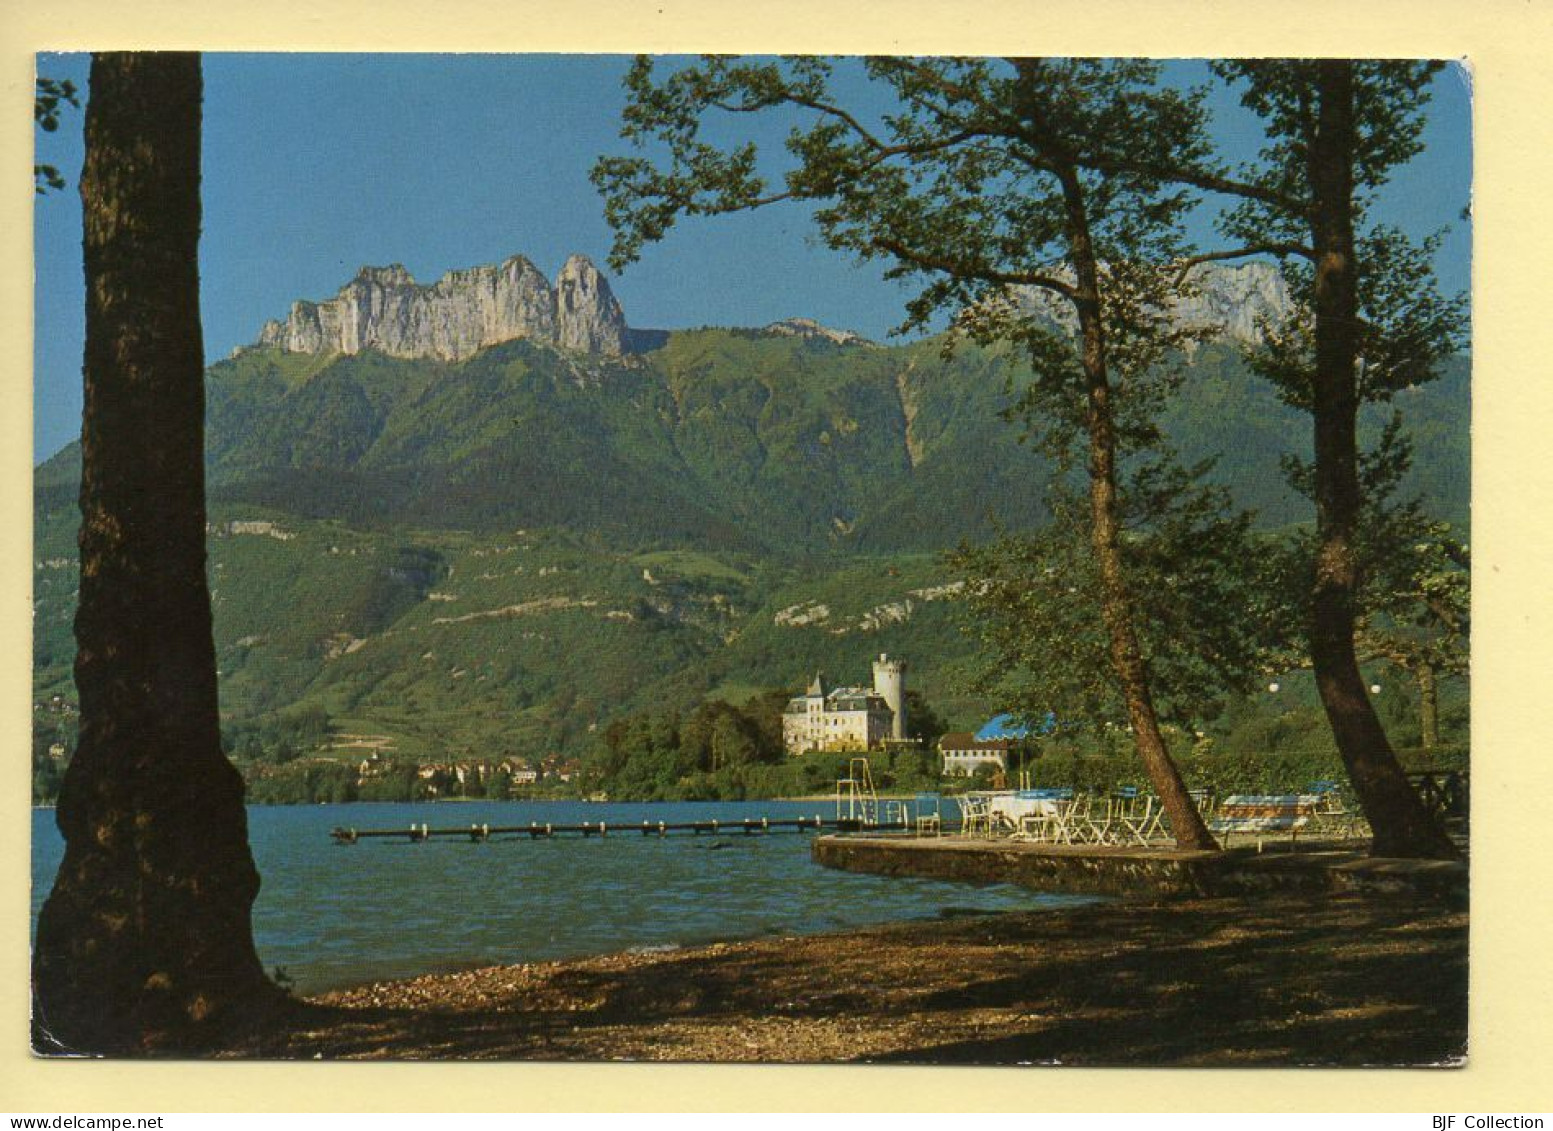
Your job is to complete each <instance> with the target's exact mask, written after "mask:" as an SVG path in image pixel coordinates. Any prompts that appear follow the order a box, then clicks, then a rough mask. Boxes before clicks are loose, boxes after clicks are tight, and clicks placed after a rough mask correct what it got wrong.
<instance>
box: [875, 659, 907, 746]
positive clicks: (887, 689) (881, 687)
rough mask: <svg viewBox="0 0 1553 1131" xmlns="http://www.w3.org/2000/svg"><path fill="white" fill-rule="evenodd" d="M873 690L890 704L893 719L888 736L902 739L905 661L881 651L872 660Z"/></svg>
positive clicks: (903, 731)
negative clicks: (893, 714)
mask: <svg viewBox="0 0 1553 1131" xmlns="http://www.w3.org/2000/svg"><path fill="white" fill-rule="evenodd" d="M874 691H876V692H877V693H878V694H879V697H880V698H881V699H883V700H884V701H885V702H886V703H888V704H889V705H890V710H891V711H893V712H894V713H895V721H894V722H893V723H891V724H890V737H891V738H893V739H895V740H896V741H903V740H904V739H905V737H906V661H905V660H892V659H890V657H889V656H888V655H886V654H885V653H883V652H880V653H879V658H878V659H877V660H875V661H874Z"/></svg>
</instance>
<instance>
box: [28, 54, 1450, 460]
mask: <svg viewBox="0 0 1553 1131" xmlns="http://www.w3.org/2000/svg"><path fill="white" fill-rule="evenodd" d="M628 62H629V61H628V59H626V58H625V57H623V56H603V55H601V56H586V55H577V56H555V55H550V56H544V55H540V56H497V55H300V54H292V55H280V54H272V55H236V54H210V55H207V56H206V57H205V119H204V185H203V198H204V209H205V211H204V235H203V238H202V241H201V249H200V259H201V309H202V315H203V319H204V327H205V348H206V354H207V357H208V358H209V359H210V360H212V361H215V360H218V359H220V358H222V357H225V356H227V355H228V354H229V353H230V352H231V350H232V349H233V347H235V346H238V345H242V344H245V343H247V342H250V341H252V340H253V339H254V338H255V337H256V336H257V334H258V331H259V327H260V326H261V324H262V323H263V322H264V321H265V319H268V318H277V317H283V316H284V315H285V313H286V311H287V310H288V309H289V308H290V304H291V303H292V302H293V301H294V300H295V299H298V298H308V299H315V300H316V299H323V298H328V297H329V296H331V295H333V294H334V293H335V292H336V291H337V290H338V289H339V288H340V286H341V285H342V284H344V283H345V282H346V281H347V280H348V279H349V278H350V277H351V276H352V275H353V274H354V273H355V271H356V269H357V268H358V267H360V266H362V265H363V264H386V263H395V262H397V263H403V264H404V265H405V266H406V267H408V268H409V269H410V271H411V273H412V274H414V275H415V277H416V278H417V279H418V280H420V281H422V282H431V281H434V280H435V279H436V278H437V277H439V276H440V275H442V274H443V273H444V272H446V271H448V270H451V269H454V268H460V267H468V266H472V265H474V264H478V263H490V262H495V261H497V260H500V259H503V258H505V257H507V256H508V255H512V254H514V253H521V254H523V255H526V256H527V257H528V258H529V259H531V260H533V261H534V263H535V264H536V265H537V266H538V267H539V268H540V270H542V271H544V272H545V273H546V274H547V275H551V276H553V275H554V274H555V272H556V271H557V270H558V269H559V268H560V266H561V263H562V262H563V261H564V260H565V259H566V257H567V256H568V255H570V254H572V253H574V252H581V253H582V254H584V255H588V256H590V257H591V258H593V259H594V261H595V262H597V263H599V264H600V266H603V263H604V258H605V256H606V254H607V252H608V249H609V243H610V233H609V229H608V226H607V225H606V224H605V222H604V219H603V210H602V207H601V204H600V202H599V199H598V196H597V194H596V193H595V191H594V189H593V187H592V185H591V184H589V182H588V169H589V168H590V166H591V165H592V163H593V161H594V160H595V159H596V157H597V156H598V155H599V154H601V153H606V152H620V151H622V144H623V143H621V142H620V140H619V138H618V122H619V114H620V110H621V107H622V105H623V103H624V96H623V93H622V91H621V87H620V78H621V76H622V74H623V73H624V71H625V68H626V66H627V65H628ZM86 72H87V58H86V56H84V55H50V56H43V57H40V59H39V73H40V74H45V75H49V76H51V77H55V78H71V79H74V80H75V82H76V85H77V86H78V87H80V88H82V89H83V90H85V88H86V86H87V83H86ZM1171 74H1172V75H1173V76H1174V77H1176V78H1179V79H1181V80H1183V81H1192V80H1194V79H1196V78H1198V77H1200V74H1201V68H1200V67H1198V66H1196V65H1194V64H1191V63H1178V64H1172V65H1171ZM851 93H852V95H853V96H855V97H861V98H866V97H867V92H866V90H865V89H864V88H863V85H862V84H861V83H857V84H855V85H854V89H853V91H852V92H851ZM1214 105H1215V112H1216V122H1217V125H1216V134H1217V138H1218V141H1219V142H1220V144H1221V147H1222V149H1223V150H1224V152H1225V153H1227V154H1229V155H1231V156H1233V157H1243V158H1249V157H1251V156H1252V155H1253V154H1254V153H1255V150H1256V148H1257V145H1258V143H1259V138H1258V136H1257V133H1256V128H1255V123H1254V120H1252V119H1249V117H1248V116H1247V115H1244V114H1243V112H1241V111H1239V108H1238V107H1237V106H1235V105H1234V102H1233V99H1232V98H1229V97H1228V96H1225V97H1221V98H1218V99H1217V100H1216V102H1215V104H1214ZM1470 116H1471V114H1470V106H1469V96H1468V91H1467V89H1466V85H1465V78H1464V77H1463V75H1462V72H1460V71H1459V70H1458V69H1456V68H1450V69H1448V70H1447V71H1446V72H1445V73H1444V74H1443V75H1442V76H1441V77H1440V79H1439V80H1437V82H1436V84H1435V89H1434V100H1433V103H1432V105H1431V110H1430V124H1429V129H1428V133H1427V135H1426V141H1427V143H1428V148H1427V150H1426V151H1425V153H1424V154H1423V155H1422V156H1421V157H1419V158H1418V159H1417V160H1416V161H1415V162H1414V163H1413V164H1412V165H1411V166H1410V167H1408V168H1407V169H1405V170H1403V171H1401V173H1400V174H1399V175H1397V176H1396V177H1395V178H1394V179H1393V181H1392V183H1391V185H1389V186H1388V188H1387V191H1386V194H1385V197H1384V199H1383V200H1382V202H1381V207H1380V209H1379V214H1380V215H1382V216H1383V217H1384V218H1386V219H1388V220H1390V221H1391V222H1394V223H1397V224H1399V225H1400V226H1402V227H1403V228H1404V229H1406V230H1408V231H1410V232H1412V233H1413V234H1415V235H1422V234H1424V233H1427V232H1432V231H1434V230H1436V229H1438V228H1441V227H1445V226H1447V225H1449V226H1451V227H1452V228H1453V229H1454V230H1453V233H1452V235H1451V236H1450V237H1449V238H1448V239H1447V241H1446V243H1445V245H1444V247H1443V248H1442V250H1441V253H1440V257H1439V261H1438V265H1437V266H1438V270H1439V273H1440V279H1441V283H1442V285H1443V286H1444V287H1445V288H1446V289H1448V290H1452V291H1454V290H1463V289H1466V287H1467V286H1468V283H1469V255H1470V246H1469V233H1468V231H1467V225H1466V224H1464V223H1463V222H1462V221H1461V220H1460V218H1459V216H1460V212H1461V210H1462V208H1463V207H1464V206H1465V205H1466V203H1467V201H1468V199H1469V193H1470V184H1471V162H1470V136H1469V135H1470ZM81 119H82V115H81V114H80V113H79V112H75V111H69V112H67V116H66V118H65V120H64V121H63V123H62V125H61V128H60V130H59V132H58V133H55V134H41V133H40V134H39V135H38V139H39V140H38V154H39V160H41V161H47V162H49V163H51V164H54V165H57V166H59V167H60V169H61V170H62V171H63V172H64V174H65V176H66V177H67V178H68V180H69V182H70V188H69V189H67V190H66V191H64V192H58V193H51V194H49V195H47V196H44V197H40V198H39V199H38V201H37V205H36V209H35V216H36V232H35V241H36V243H35V246H36V281H37V290H36V327H37V339H36V341H37V344H36V348H35V373H34V394H35V402H34V442H35V453H34V454H35V458H36V460H38V461H41V460H42V459H44V458H46V457H47V456H49V455H51V454H52V453H53V452H55V451H57V450H58V449H59V448H60V447H62V446H63V445H64V444H66V443H68V442H69V441H70V440H72V439H74V438H75V436H76V435H77V433H78V431H79V427H80V412H81V389H80V366H81V347H82V308H83V302H84V293H83V289H82V281H81V259H80V241H81V234H80V233H81V217H80V205H79V200H78V198H77V197H76V195H75V185H76V184H77V182H78V179H79V173H80V163H81V149H82V143H81ZM741 125H747V122H741ZM780 132H781V131H780V130H779V129H777V128H774V127H773V128H772V129H771V130H770V131H769V132H767V133H766V134H765V135H764V136H763V137H760V140H762V141H763V142H764V143H766V144H768V145H771V144H779V142H780ZM1193 235H1194V236H1195V237H1196V238H1198V239H1200V240H1202V241H1203V242H1204V243H1205V244H1206V245H1208V246H1212V243H1213V236H1212V231H1211V217H1210V216H1208V215H1207V214H1206V213H1205V214H1204V215H1203V216H1201V217H1200V223H1199V225H1198V230H1197V231H1195V232H1194V233H1193ZM612 282H613V285H614V289H615V293H616V295H617V296H618V297H619V299H620V302H621V305H622V307H623V308H624V309H625V313H626V318H627V320H628V321H629V322H630V323H631V324H632V325H633V326H638V327H655V328H675V327H683V326H699V325H740V326H758V325H764V324H766V323H768V322H773V321H776V320H777V319H780V318H786V317H791V316H800V315H801V316H808V317H813V318H817V319H819V320H820V321H822V322H825V323H827V324H829V325H833V326H840V327H845V328H848V329H852V330H856V331H858V332H859V333H862V334H864V335H866V336H868V337H872V338H884V337H885V336H886V335H887V333H888V331H889V330H890V329H891V328H892V327H893V326H895V325H896V324H898V323H899V322H900V320H901V318H902V316H903V304H904V300H905V298H906V297H907V293H908V292H906V291H904V290H902V289H901V288H899V287H897V286H894V285H891V284H888V283H886V282H884V281H883V280H882V279H881V277H880V268H878V267H876V266H858V265H857V264H855V263H854V261H853V260H851V259H850V258H849V257H846V256H839V255H837V254H835V253H833V252H830V251H828V250H826V249H825V248H823V247H821V246H820V245H819V244H818V243H817V241H816V240H815V238H814V230H813V228H812V226H811V225H810V224H809V222H808V213H807V212H806V211H804V210H803V209H802V208H801V207H799V206H785V205H784V206H778V207H775V208H771V209H767V210H763V211H760V212H756V213H751V214H746V215H742V216H734V217H721V218H717V219H714V220H703V221H692V222H685V223H682V224H681V225H680V226H679V227H677V228H676V229H675V230H674V231H673V232H672V233H671V234H670V236H669V238H668V239H667V240H666V241H665V242H664V243H663V244H660V245H658V246H656V247H650V248H648V249H647V251H646V252H645V254H644V255H643V258H642V260H641V262H640V263H638V264H636V265H634V266H633V267H631V268H629V269H628V270H627V271H626V272H625V273H624V274H623V275H621V276H619V277H617V278H612Z"/></svg>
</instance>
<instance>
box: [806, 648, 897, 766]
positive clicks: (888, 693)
mask: <svg viewBox="0 0 1553 1131" xmlns="http://www.w3.org/2000/svg"><path fill="white" fill-rule="evenodd" d="M905 740H906V661H904V660H892V659H890V657H889V656H888V655H884V654H881V655H880V656H879V658H878V659H877V660H875V661H874V684H873V686H872V687H837V688H833V689H832V690H830V691H826V690H825V681H824V679H823V678H822V677H821V676H819V675H818V674H816V675H815V677H814V682H813V683H811V684H810V685H809V690H808V691H806V692H805V693H804V694H802V695H799V696H795V697H794V698H793V699H790V700H789V701H788V704H787V709H786V710H785V711H783V713H782V745H783V746H784V747H785V748H786V750H787V752H788V753H789V754H807V753H809V752H810V751H848V750H878V749H881V748H882V747H883V746H884V745H885V744H886V743H889V742H904V741H905Z"/></svg>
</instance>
